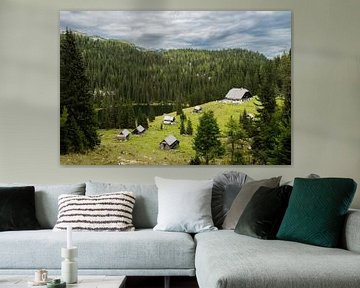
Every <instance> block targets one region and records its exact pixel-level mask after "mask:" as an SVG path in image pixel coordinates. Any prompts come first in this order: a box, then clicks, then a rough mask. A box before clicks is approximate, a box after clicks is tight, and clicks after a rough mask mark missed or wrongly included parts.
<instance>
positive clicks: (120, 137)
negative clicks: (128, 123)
mask: <svg viewBox="0 0 360 288" xmlns="http://www.w3.org/2000/svg"><path fill="white" fill-rule="evenodd" d="M130 134H131V133H130V131H129V130H128V129H124V130H122V131H121V132H120V133H119V134H118V135H117V136H116V138H117V139H118V140H123V141H125V140H128V139H129V138H130Z"/></svg>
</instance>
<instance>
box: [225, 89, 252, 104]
mask: <svg viewBox="0 0 360 288" xmlns="http://www.w3.org/2000/svg"><path fill="white" fill-rule="evenodd" d="M251 97H252V95H251V93H250V91H249V90H247V89H245V88H232V89H230V90H229V92H228V93H227V94H226V96H225V99H226V100H231V101H242V102H244V101H246V100H248V99H250V98H251Z"/></svg>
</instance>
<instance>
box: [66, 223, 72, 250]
mask: <svg viewBox="0 0 360 288" xmlns="http://www.w3.org/2000/svg"><path fill="white" fill-rule="evenodd" d="M71 231H72V227H71V226H70V225H69V226H67V229H66V232H67V233H66V235H67V242H66V248H68V249H70V248H72V238H71V237H72V235H71Z"/></svg>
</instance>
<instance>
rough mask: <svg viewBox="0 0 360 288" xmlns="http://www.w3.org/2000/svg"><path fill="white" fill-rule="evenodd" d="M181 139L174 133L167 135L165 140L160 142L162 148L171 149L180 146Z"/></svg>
mask: <svg viewBox="0 0 360 288" xmlns="http://www.w3.org/2000/svg"><path fill="white" fill-rule="evenodd" d="M179 144H180V142H179V140H177V139H176V138H175V136H174V135H169V136H167V137H166V138H165V139H164V140H163V141H161V142H160V149H164V150H169V149H175V148H177V147H179Z"/></svg>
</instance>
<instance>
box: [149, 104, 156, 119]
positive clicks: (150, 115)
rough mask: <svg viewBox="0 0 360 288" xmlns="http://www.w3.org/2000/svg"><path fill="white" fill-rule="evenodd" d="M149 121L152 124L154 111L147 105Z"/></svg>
mask: <svg viewBox="0 0 360 288" xmlns="http://www.w3.org/2000/svg"><path fill="white" fill-rule="evenodd" d="M149 106H150V107H149V121H150V122H153V121H154V120H155V111H154V107H153V106H152V105H149Z"/></svg>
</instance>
